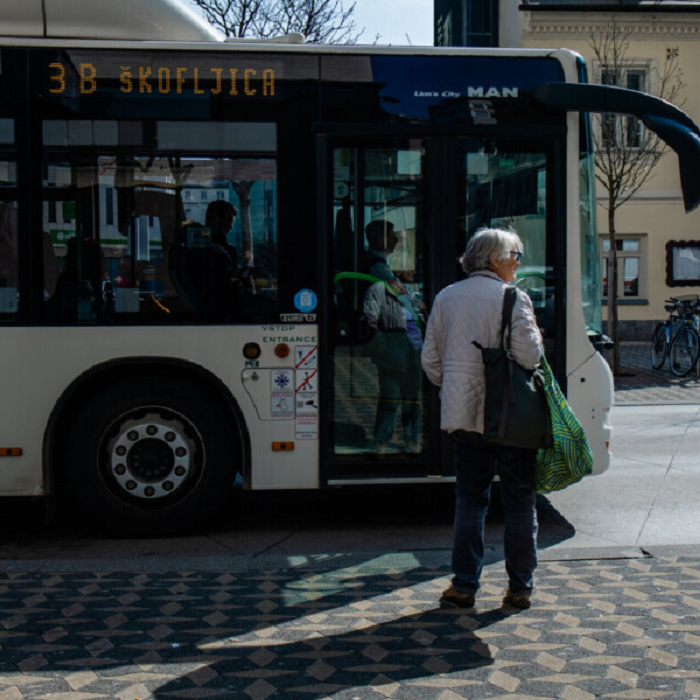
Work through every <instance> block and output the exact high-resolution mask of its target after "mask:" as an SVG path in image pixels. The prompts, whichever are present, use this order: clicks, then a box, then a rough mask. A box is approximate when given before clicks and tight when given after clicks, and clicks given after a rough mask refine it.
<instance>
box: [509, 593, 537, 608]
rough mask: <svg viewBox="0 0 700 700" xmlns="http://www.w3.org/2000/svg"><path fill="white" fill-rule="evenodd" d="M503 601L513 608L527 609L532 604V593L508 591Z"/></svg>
mask: <svg viewBox="0 0 700 700" xmlns="http://www.w3.org/2000/svg"><path fill="white" fill-rule="evenodd" d="M503 602H504V603H508V604H509V605H512V606H513V607H514V608H520V609H521V610H527V609H528V608H529V607H530V606H531V605H532V593H523V594H522V595H513V594H512V593H511V592H510V591H508V592H507V593H506V595H505V598H503Z"/></svg>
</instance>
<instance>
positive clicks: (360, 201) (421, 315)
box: [328, 140, 428, 480]
mask: <svg viewBox="0 0 700 700" xmlns="http://www.w3.org/2000/svg"><path fill="white" fill-rule="evenodd" d="M330 159H331V161H332V195H331V197H332V227H333V228H332V241H333V243H332V266H333V274H332V275H330V276H329V277H330V279H329V283H330V284H331V285H332V292H331V297H332V303H331V304H330V322H331V324H330V331H329V340H330V356H329V360H330V369H331V376H332V385H331V386H330V387H329V388H330V395H329V401H330V410H331V420H330V435H329V445H328V451H329V455H328V456H329V465H330V466H329V474H328V478H329V480H333V479H342V478H344V477H352V478H362V477H367V478H373V479H376V478H386V477H401V476H420V475H425V474H426V473H427V469H428V467H427V454H426V444H427V441H426V431H427V428H428V420H427V412H426V410H425V398H426V395H427V393H426V387H425V380H424V377H423V372H422V370H421V367H420V351H421V346H422V341H423V337H424V333H425V321H426V314H425V311H426V309H425V302H424V293H425V288H426V283H427V280H426V271H427V269H428V268H427V260H426V243H427V230H426V211H425V209H426V207H425V172H424V171H425V151H424V144H423V142H422V141H420V140H410V141H409V140H407V141H401V142H396V141H392V142H388V143H387V142H382V143H381V144H379V145H375V144H372V145H362V146H355V147H345V146H340V147H334V148H331V149H330ZM329 216H330V213H329Z"/></svg>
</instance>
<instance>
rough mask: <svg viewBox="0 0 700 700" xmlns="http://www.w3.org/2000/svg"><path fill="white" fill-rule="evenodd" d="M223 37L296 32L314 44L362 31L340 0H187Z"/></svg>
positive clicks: (350, 39) (352, 37) (353, 39)
mask: <svg viewBox="0 0 700 700" xmlns="http://www.w3.org/2000/svg"><path fill="white" fill-rule="evenodd" d="M190 1H191V2H192V4H193V5H194V6H195V7H198V8H199V9H200V10H201V11H202V14H203V15H204V17H205V19H206V20H207V21H208V22H209V23H210V24H211V25H213V26H214V27H216V28H217V29H219V30H220V31H222V32H223V33H224V34H225V35H226V36H227V37H240V38H243V37H250V38H256V39H269V38H271V37H274V36H281V35H285V34H292V33H299V34H303V35H304V36H305V37H306V39H307V41H309V42H311V43H314V44H356V43H357V40H358V39H359V38H360V36H361V34H362V30H359V31H358V29H357V26H356V25H355V21H354V19H353V14H354V12H355V3H354V2H353V3H352V4H350V5H348V6H347V7H345V5H344V4H343V0H190Z"/></svg>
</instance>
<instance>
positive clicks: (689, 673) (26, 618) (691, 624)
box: [0, 556, 700, 700]
mask: <svg viewBox="0 0 700 700" xmlns="http://www.w3.org/2000/svg"><path fill="white" fill-rule="evenodd" d="M504 578H505V574H504V571H503V563H502V562H498V563H495V564H490V565H488V566H487V567H486V569H485V572H484V577H483V587H482V589H481V591H480V593H479V595H478V598H477V604H476V607H475V608H474V609H472V610H459V609H453V608H441V607H440V606H439V604H438V598H439V594H440V591H441V590H442V589H443V588H444V587H445V586H446V585H447V584H448V572H447V570H446V569H445V568H444V567H435V568H431V567H416V568H410V569H409V570H407V571H404V570H399V569H391V568H384V569H381V570H380V569H377V568H370V567H363V566H357V567H350V568H343V569H336V570H329V571H321V572H319V571H311V570H284V571H269V572H264V571H263V572H260V571H256V572H253V571H248V572H243V573H236V574H229V573H212V572H197V573H187V572H183V573H171V574H163V573H160V574H159V573H148V574H130V573H109V572H103V573H100V572H92V573H61V574H51V573H36V572H33V573H3V574H1V575H0V603H1V604H2V607H1V608H0V698H2V699H3V700H10V699H11V700H21V699H22V698H37V699H39V698H42V699H43V698H45V699H47V700H58V699H60V700H63V699H66V700H72V699H75V700H82V699H85V700H87V699H92V698H119V699H120V700H135V699H137V698H138V700H148V699H150V698H241V699H243V700H267V698H273V699H274V698H284V699H285V700H286V699H287V698H289V699H290V700H296V699H297V698H299V699H301V698H304V699H309V700H329V699H330V698H333V699H337V700H385V699H392V698H393V699H396V700H399V699H400V700H404V699H405V700H418V699H420V700H459V699H461V698H470V699H473V700H476V699H481V698H491V699H495V698H499V699H505V698H508V699H509V700H525V699H535V698H563V699H564V700H593V699H594V698H639V699H641V700H649V699H652V698H672V699H673V700H690V699H691V698H696V699H697V698H700V557H699V558H689V557H678V556H676V557H674V556H668V557H665V558H657V557H654V558H639V559H607V560H606V559H599V560H594V561H555V562H544V563H542V564H541V565H540V567H539V569H538V590H537V593H536V597H535V604H534V605H533V607H532V608H531V609H530V610H526V611H517V610H515V609H514V608H511V607H510V606H504V605H502V604H501V598H502V596H503V593H504V590H503V587H504Z"/></svg>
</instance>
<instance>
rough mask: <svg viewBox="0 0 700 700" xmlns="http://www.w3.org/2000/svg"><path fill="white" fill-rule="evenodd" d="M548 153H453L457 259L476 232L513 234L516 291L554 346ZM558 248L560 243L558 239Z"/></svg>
mask: <svg viewBox="0 0 700 700" xmlns="http://www.w3.org/2000/svg"><path fill="white" fill-rule="evenodd" d="M551 162H552V159H551V158H550V157H549V156H548V155H547V149H546V148H545V147H544V146H543V145H542V144H540V146H539V147H538V145H537V144H536V143H535V144H532V143H528V144H524V143H523V142H517V141H516V142H507V143H499V142H494V141H492V140H489V139H470V140H463V141H462V142H461V143H460V144H459V148H458V178H457V191H456V196H457V222H456V244H457V245H456V250H455V252H456V254H457V255H461V253H462V252H463V251H464V248H465V244H466V241H468V240H469V238H470V237H471V236H472V235H473V234H474V233H476V232H477V231H478V230H479V229H480V228H484V227H489V228H512V229H514V230H515V231H516V232H517V233H518V235H519V236H520V238H521V239H522V241H523V247H524V253H525V254H524V256H523V259H522V261H521V264H520V267H519V268H518V271H517V281H516V284H517V286H518V287H519V288H520V289H522V290H523V291H525V292H527V293H528V294H529V296H530V298H531V300H532V304H533V306H534V308H535V313H536V315H537V321H538V324H539V326H540V328H541V329H542V331H543V334H544V338H545V351H546V353H547V355H548V356H550V355H552V354H553V352H554V346H555V342H556V340H555V328H556V324H555V296H556V295H555V290H556V287H557V279H556V272H557V265H556V260H557V256H558V255H560V254H561V253H562V252H563V250H562V251H557V250H556V240H554V237H553V236H551V235H549V230H550V228H551V227H550V226H548V225H547V222H548V202H549V200H550V198H549V197H548V183H549V181H550V175H549V172H548V168H549V167H550V164H551ZM562 246H563V237H562Z"/></svg>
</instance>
